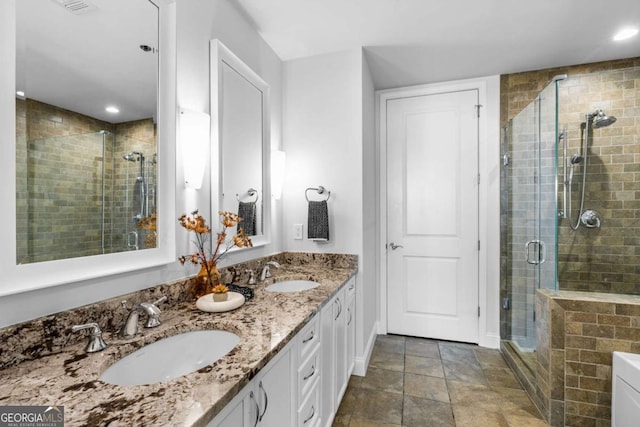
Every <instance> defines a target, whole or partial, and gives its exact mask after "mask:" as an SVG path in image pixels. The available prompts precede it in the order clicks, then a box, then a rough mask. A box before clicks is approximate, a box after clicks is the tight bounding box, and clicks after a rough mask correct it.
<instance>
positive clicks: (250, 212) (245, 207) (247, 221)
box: [238, 202, 256, 236]
mask: <svg viewBox="0 0 640 427" xmlns="http://www.w3.org/2000/svg"><path fill="white" fill-rule="evenodd" d="M238 216H239V217H240V218H242V221H240V222H239V223H238V230H239V229H241V228H242V229H243V230H244V234H246V235H247V236H255V235H256V202H248V203H245V202H240V203H239V204H238Z"/></svg>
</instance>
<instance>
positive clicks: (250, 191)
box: [236, 188, 258, 203]
mask: <svg viewBox="0 0 640 427" xmlns="http://www.w3.org/2000/svg"><path fill="white" fill-rule="evenodd" d="M245 194H246V195H248V196H249V197H253V196H256V199H255V200H254V201H253V202H252V203H256V202H257V201H258V190H256V189H255V188H250V189H248V190H247V192H246V193H244V194H243V195H242V196H243V197H244V195H245ZM236 199H237V200H238V202H242V200H240V195H239V194H237V193H236Z"/></svg>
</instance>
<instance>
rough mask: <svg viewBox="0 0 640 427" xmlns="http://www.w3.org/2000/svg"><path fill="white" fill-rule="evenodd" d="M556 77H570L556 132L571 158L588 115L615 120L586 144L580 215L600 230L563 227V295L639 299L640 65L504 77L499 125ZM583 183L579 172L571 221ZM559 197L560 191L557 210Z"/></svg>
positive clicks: (597, 66) (563, 221)
mask: <svg viewBox="0 0 640 427" xmlns="http://www.w3.org/2000/svg"><path fill="white" fill-rule="evenodd" d="M559 74H568V75H569V78H568V79H567V80H565V81H563V82H561V83H560V85H559V124H560V127H561V128H563V127H566V129H567V134H568V140H569V156H570V155H571V154H573V153H574V152H577V150H578V147H579V145H580V138H581V127H580V124H581V123H582V122H584V120H585V117H584V116H585V114H586V113H589V112H593V110H595V109H596V108H602V109H604V110H605V112H606V113H607V114H610V115H614V116H616V117H617V118H618V121H617V122H616V123H614V124H613V125H612V126H609V127H607V128H603V129H598V130H595V131H594V132H593V134H592V135H593V138H590V150H589V171H588V174H587V193H586V196H585V208H587V209H596V210H597V211H599V212H600V214H601V215H602V217H603V222H602V227H601V228H600V229H586V228H583V227H581V228H580V229H579V230H578V231H573V230H570V228H569V226H568V220H567V219H561V220H560V223H559V236H558V243H559V249H558V261H559V266H558V274H559V286H560V289H568V290H588V291H597V292H614V293H631V294H640V266H639V265H638V263H637V260H638V257H639V256H640V238H638V236H640V209H639V208H640V58H633V59H627V60H618V61H609V62H602V63H595V64H587V65H581V66H574V67H565V68H555V69H547V70H539V71H532V72H525V73H518V74H510V75H505V76H502V79H501V98H502V99H501V122H502V123H506V122H507V121H508V120H509V119H510V118H513V117H514V116H515V115H516V114H517V113H518V112H520V111H521V110H522V109H523V108H524V107H526V106H527V104H529V103H530V102H531V101H532V100H534V99H535V97H536V96H537V95H538V93H539V92H540V91H541V90H542V89H543V88H544V87H545V86H546V85H547V84H548V83H549V82H550V81H551V80H552V79H553V77H554V76H556V75H559ZM560 154H562V153H560ZM559 173H560V174H561V173H562V169H560V170H559ZM581 179H582V171H581V168H578V169H576V175H575V177H574V186H573V188H574V199H573V205H574V207H576V208H574V217H575V216H576V215H577V213H575V211H576V210H577V208H578V207H579V200H578V198H577V194H576V193H577V192H578V191H577V190H579V185H577V181H580V185H581ZM560 184H561V183H560ZM561 194H562V187H561V186H560V187H559V197H560V200H559V206H560V208H562V206H561ZM573 221H575V218H574V219H573ZM503 256H504V255H503Z"/></svg>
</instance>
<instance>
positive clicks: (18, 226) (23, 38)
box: [0, 0, 175, 295]
mask: <svg viewBox="0 0 640 427" xmlns="http://www.w3.org/2000/svg"><path fill="white" fill-rule="evenodd" d="M0 12H1V13H2V15H3V24H5V25H3V26H2V29H1V30H0V32H1V34H0V36H1V38H3V39H4V40H8V41H10V43H3V45H2V46H1V47H0V49H2V50H3V51H2V52H0V53H2V55H1V56H2V57H3V58H11V61H10V63H8V64H6V65H4V66H3V67H4V68H5V69H8V70H7V71H6V72H4V73H2V74H0V87H1V89H0V93H1V94H2V97H1V98H0V99H2V101H1V102H2V105H0V111H1V112H2V117H1V118H0V125H2V126H0V128H1V129H0V137H2V139H3V140H6V141H9V143H7V144H3V145H2V147H0V150H1V151H0V163H1V164H2V167H1V169H2V172H1V174H2V176H1V178H2V180H3V182H6V183H8V189H7V192H8V193H9V195H8V196H7V198H6V199H4V197H3V200H2V201H3V202H6V205H5V209H4V210H3V212H2V213H1V214H0V219H2V221H3V224H5V225H4V226H3V227H2V230H1V231H0V233H1V236H0V237H1V238H2V240H3V241H4V242H8V244H6V245H4V246H3V247H2V249H1V251H2V253H1V255H0V259H1V261H0V266H1V267H2V271H3V273H6V276H5V279H7V281H6V282H3V284H2V285H1V286H0V295H2V294H10V293H16V292H21V291H26V290H30V289H35V288H41V287H46V286H51V285H56V284H61V283H68V282H73V281H77V280H83V279H88V278H93V277H99V276H105V275H109V274H114V273H119V272H124V271H131V270H136V269H140V268H146V267H149V266H152V265H159V264H163V263H166V262H170V261H172V260H173V258H174V257H175V250H174V248H175V242H174V237H175V232H174V227H172V226H170V224H173V221H172V222H171V223H169V219H170V218H171V219H173V216H174V208H173V207H174V206H175V186H174V180H175V165H174V163H175V71H174V69H175V5H174V4H173V1H172V0H154V1H149V0H133V1H132V0H80V1H78V0H74V1H70V0H55V1H52V0H19V1H18V0H8V1H6V2H3V4H2V7H1V9H0ZM160 46H162V47H163V50H162V56H161V55H160V54H159V52H160ZM14 58H15V62H14ZM9 96H10V98H9ZM158 101H160V102H158ZM5 125H6V126H5ZM12 142H13V143H12ZM165 174H166V175H165ZM157 195H160V196H157ZM141 249H145V250H144V251H143V250H141ZM132 252H135V254H134V255H131V253H132Z"/></svg>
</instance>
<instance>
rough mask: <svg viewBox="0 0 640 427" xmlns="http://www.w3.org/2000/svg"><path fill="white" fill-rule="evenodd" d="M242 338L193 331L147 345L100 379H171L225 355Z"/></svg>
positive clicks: (125, 382)
mask: <svg viewBox="0 0 640 427" xmlns="http://www.w3.org/2000/svg"><path fill="white" fill-rule="evenodd" d="M238 342H240V337H238V336H237V335H236V334H233V333H231V332H226V331H216V330H213V331H191V332H185V333H182V334H178V335H174V336H172V337H168V338H163V339H161V340H159V341H156V342H154V343H152V344H149V345H146V346H144V347H142V348H140V349H138V350H136V351H134V352H133V353H131V354H129V355H127V356H126V357H123V358H122V359H120V360H119V361H117V362H116V363H114V364H113V365H111V366H110V367H109V368H108V369H107V370H106V371H104V373H103V374H102V376H101V377H100V380H102V381H104V382H106V383H109V384H115V385H124V386H131V385H142V384H154V383H159V382H162V381H170V380H173V379H175V378H178V377H181V376H183V375H186V374H188V373H191V372H195V371H197V370H198V369H201V368H203V367H205V366H207V365H210V364H212V363H214V362H215V361H217V360H218V359H220V358H222V357H224V356H225V355H226V354H227V353H229V352H230V351H231V350H232V349H233V348H234V347H235V346H236V345H237V344H238Z"/></svg>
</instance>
